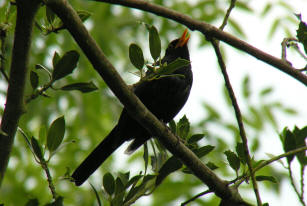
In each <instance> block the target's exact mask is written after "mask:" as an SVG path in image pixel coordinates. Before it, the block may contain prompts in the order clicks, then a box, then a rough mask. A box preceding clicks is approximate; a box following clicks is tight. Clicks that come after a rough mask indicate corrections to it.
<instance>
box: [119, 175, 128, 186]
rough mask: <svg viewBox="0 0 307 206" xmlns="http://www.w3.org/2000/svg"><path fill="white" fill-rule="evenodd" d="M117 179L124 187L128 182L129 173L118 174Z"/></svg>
mask: <svg viewBox="0 0 307 206" xmlns="http://www.w3.org/2000/svg"><path fill="white" fill-rule="evenodd" d="M118 177H119V178H120V180H121V181H122V183H123V184H124V185H125V186H126V185H127V184H128V182H129V177H130V172H126V173H122V172H119V173H118Z"/></svg>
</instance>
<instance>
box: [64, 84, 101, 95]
mask: <svg viewBox="0 0 307 206" xmlns="http://www.w3.org/2000/svg"><path fill="white" fill-rule="evenodd" d="M60 89H61V90H65V91H72V90H78V91H80V92H82V93H88V92H92V91H95V90H97V89H98V88H97V86H96V85H95V84H94V83H93V82H79V83H73V84H68V85H65V86H63V87H61V88H60Z"/></svg>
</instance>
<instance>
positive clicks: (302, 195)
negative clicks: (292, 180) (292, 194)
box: [300, 165, 306, 206]
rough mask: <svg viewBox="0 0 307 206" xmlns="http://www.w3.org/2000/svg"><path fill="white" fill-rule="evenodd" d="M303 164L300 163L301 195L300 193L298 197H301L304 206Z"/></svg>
mask: <svg viewBox="0 0 307 206" xmlns="http://www.w3.org/2000/svg"><path fill="white" fill-rule="evenodd" d="M304 176H305V165H301V195H300V199H301V202H302V204H303V205H304V206H306V203H305V201H304V196H305V195H304V193H305V191H304V187H305V183H304V182H305V177H304Z"/></svg>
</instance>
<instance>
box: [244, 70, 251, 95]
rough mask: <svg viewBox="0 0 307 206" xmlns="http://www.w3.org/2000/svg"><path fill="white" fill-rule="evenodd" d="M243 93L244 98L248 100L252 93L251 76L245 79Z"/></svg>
mask: <svg viewBox="0 0 307 206" xmlns="http://www.w3.org/2000/svg"><path fill="white" fill-rule="evenodd" d="M242 93H243V97H244V98H245V99H248V98H249V97H250V94H251V91H250V79H249V76H248V75H246V76H245V77H244V79H243V84H242Z"/></svg>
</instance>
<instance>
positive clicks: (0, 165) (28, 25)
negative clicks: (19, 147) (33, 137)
mask: <svg viewBox="0 0 307 206" xmlns="http://www.w3.org/2000/svg"><path fill="white" fill-rule="evenodd" d="M16 4H17V19H16V27H15V36H14V46H13V51H12V64H11V69H10V79H9V82H8V90H7V98H6V103H5V109H4V112H3V117H2V120H1V134H0V157H1V158H0V184H1V183H2V180H3V178H4V173H5V170H6V168H7V164H8V160H9V156H10V152H11V150H12V147H13V143H14V136H15V133H16V130H17V126H18V121H19V118H20V116H21V115H22V113H23V111H24V108H23V107H24V102H23V97H24V88H25V79H26V76H27V67H28V59H29V51H30V45H31V34H32V28H33V22H34V16H35V14H36V11H37V9H38V7H39V1H37V0H17V1H16Z"/></svg>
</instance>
